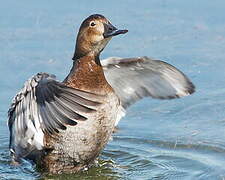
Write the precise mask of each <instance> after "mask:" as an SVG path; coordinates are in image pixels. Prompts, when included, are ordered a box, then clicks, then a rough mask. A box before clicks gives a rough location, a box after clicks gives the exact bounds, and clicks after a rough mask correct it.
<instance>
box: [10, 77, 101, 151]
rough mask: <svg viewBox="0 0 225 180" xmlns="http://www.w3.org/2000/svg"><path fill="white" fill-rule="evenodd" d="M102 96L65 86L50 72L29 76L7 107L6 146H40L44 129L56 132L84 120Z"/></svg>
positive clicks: (48, 131)
mask: <svg viewBox="0 0 225 180" xmlns="http://www.w3.org/2000/svg"><path fill="white" fill-rule="evenodd" d="M102 100H103V97H102V96H99V95H96V94H92V93H89V92H84V91H80V90H78V89H73V88H70V87H67V86H66V85H64V84H63V83H60V82H58V81H56V80H55V77H54V76H53V75H49V74H46V73H39V74H37V75H35V76H33V77H32V78H31V79H29V80H28V81H27V82H26V83H25V85H24V87H23V89H22V90H21V91H20V92H19V93H18V94H17V95H16V96H15V98H14V99H13V102H12V104H11V107H10V109H9V111H8V117H9V119H8V126H9V130H10V147H13V149H15V146H19V147H21V148H19V149H24V148H25V147H26V148H28V149H29V148H30V149H32V148H34V147H35V148H36V149H41V147H42V146H43V135H44V133H48V134H52V133H57V132H59V130H60V129H62V130H65V129H66V126H67V125H76V124H77V122H78V121H83V120H86V118H87V117H86V115H88V114H89V113H92V112H95V110H96V108H97V107H98V105H99V104H101V101H102Z"/></svg>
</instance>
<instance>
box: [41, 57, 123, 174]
mask: <svg viewBox="0 0 225 180" xmlns="http://www.w3.org/2000/svg"><path fill="white" fill-rule="evenodd" d="M84 58H85V59H80V60H77V61H75V62H74V67H73V68H72V70H71V73H70V74H69V75H68V77H67V78H66V79H65V80H64V83H65V84H66V85H67V86H68V87H72V88H75V89H81V90H83V91H86V92H91V93H95V94H97V95H100V96H102V97H101V104H100V105H98V108H97V109H96V111H95V113H86V114H83V115H84V116H85V117H87V119H86V120H85V121H80V122H79V123H78V124H77V125H76V126H69V127H67V129H66V131H64V130H62V131H60V133H58V135H57V138H56V137H55V136H54V137H51V136H48V137H47V138H46V140H45V142H46V144H47V145H48V144H49V146H52V145H54V147H52V149H53V151H51V152H50V153H48V154H47V156H44V159H43V166H45V169H47V170H48V171H50V172H51V173H60V171H62V169H63V171H66V172H76V171H79V170H81V169H85V168H86V167H88V166H90V165H91V164H92V163H93V161H94V160H95V159H96V157H97V156H98V155H99V153H100V151H101V150H102V149H103V147H104V146H105V144H106V143H107V142H108V140H109V138H110V136H111V134H112V131H113V129H114V126H115V121H116V119H117V116H118V115H119V114H120V112H119V110H120V109H121V104H120V101H119V98H118V96H117V95H116V94H115V92H114V90H113V89H112V87H111V86H110V85H109V84H108V82H107V81H106V79H105V76H104V73H103V69H102V67H101V65H100V64H99V63H96V61H97V62H98V61H99V60H98V59H97V60H95V59H94V57H90V56H89V57H84ZM90 59H92V60H90ZM77 69H80V70H81V71H78V72H76V70H77ZM83 70H85V71H83ZM80 80H82V81H80ZM80 82H83V83H82V84H80ZM50 148H51V147H50Z"/></svg>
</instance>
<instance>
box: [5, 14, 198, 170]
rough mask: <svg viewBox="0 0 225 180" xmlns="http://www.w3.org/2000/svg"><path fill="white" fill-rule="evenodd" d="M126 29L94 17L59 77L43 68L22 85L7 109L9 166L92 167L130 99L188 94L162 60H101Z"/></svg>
mask: <svg viewBox="0 0 225 180" xmlns="http://www.w3.org/2000/svg"><path fill="white" fill-rule="evenodd" d="M127 32H128V30H126V29H117V28H116V27H115V26H113V25H112V23H111V22H110V21H109V20H108V19H106V18H105V17H104V16H103V15H101V14H93V15H91V16H89V17H87V18H86V19H85V20H84V21H83V22H82V24H81V26H80V28H79V32H78V35H77V39H76V46H75V51H74V55H73V58H72V60H73V65H72V68H71V70H70V72H69V74H68V75H67V76H66V77H65V79H64V80H63V81H62V82H61V81H58V80H57V79H56V76H55V75H52V74H48V73H43V72H41V73H37V74H36V75H34V76H33V77H31V78H30V79H28V80H27V81H26V82H25V84H24V86H23V88H22V89H21V90H20V91H19V92H18V93H17V94H16V96H15V97H14V98H13V100H12V103H11V106H10V108H9V110H8V127H9V132H10V138H9V151H10V154H11V157H12V163H14V164H20V163H21V161H22V160H24V159H25V160H29V161H32V162H34V163H35V164H36V165H37V166H38V167H41V169H42V170H44V171H46V172H48V173H50V174H61V173H76V172H79V171H82V170H84V169H87V168H89V167H91V166H92V165H93V164H94V162H95V160H96V158H97V157H98V156H99V154H100V152H101V151H102V149H103V148H104V147H105V145H106V144H107V142H108V141H109V139H110V137H111V136H112V133H113V131H114V128H115V127H116V126H117V124H118V122H119V121H120V119H121V118H122V117H123V116H124V115H125V113H126V110H127V108H129V107H130V106H131V105H132V104H134V103H135V102H137V101H138V100H140V99H142V98H144V97H152V98H157V99H173V98H180V97H183V96H188V95H190V94H192V93H194V91H195V86H194V84H193V83H192V82H191V81H190V80H189V79H188V77H187V76H186V75H185V74H184V73H182V72H181V71H180V70H178V69H177V68H176V67H174V66H172V65H170V64H168V63H166V62H164V61H161V60H154V59H151V58H148V57H134V58H116V57H111V58H107V59H105V60H100V54H101V52H102V51H103V50H104V48H105V47H106V45H107V44H108V43H109V41H110V40H111V39H112V38H113V37H115V36H118V35H121V34H126V33H127Z"/></svg>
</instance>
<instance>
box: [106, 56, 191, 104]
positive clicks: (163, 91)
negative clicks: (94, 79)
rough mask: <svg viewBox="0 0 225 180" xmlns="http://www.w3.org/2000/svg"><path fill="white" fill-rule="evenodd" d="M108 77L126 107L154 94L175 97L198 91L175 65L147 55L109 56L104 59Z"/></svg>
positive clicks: (164, 97) (155, 95)
mask: <svg viewBox="0 0 225 180" xmlns="http://www.w3.org/2000/svg"><path fill="white" fill-rule="evenodd" d="M102 65H103V68H104V73H105V76H106V79H107V80H108V82H109V83H110V85H111V86H112V87H113V88H114V90H115V91H116V93H117V95H118V96H119V98H120V99H121V101H122V104H123V107H124V108H126V107H128V106H129V105H131V104H133V103H135V102H136V101H137V100H139V99H141V98H143V97H146V96H151V97H153V98H159V99H171V98H179V97H182V96H187V95H189V94H192V93H193V92H194V91H195V87H194V85H193V84H192V82H191V81H190V80H189V79H188V78H187V77H186V76H185V75H184V74H183V73H182V72H181V71H180V70H178V69H177V68H175V67H174V66H172V65H170V64H168V63H166V62H163V61H159V60H152V59H150V58H147V57H141V58H127V59H121V58H109V59H106V60H103V61H102Z"/></svg>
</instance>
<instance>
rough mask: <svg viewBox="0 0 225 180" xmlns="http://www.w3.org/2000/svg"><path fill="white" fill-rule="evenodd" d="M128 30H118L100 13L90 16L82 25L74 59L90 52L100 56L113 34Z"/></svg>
mask: <svg viewBox="0 0 225 180" xmlns="http://www.w3.org/2000/svg"><path fill="white" fill-rule="evenodd" d="M126 32H128V30H118V29H117V28H116V27H114V26H113V25H112V24H111V23H110V22H109V21H108V20H107V19H106V18H105V17H104V16H102V15H100V14H93V15H91V16H89V17H88V18H87V19H85V20H84V21H83V23H82V24H81V26H80V29H79V33H78V35H77V41H76V48H75V53H74V57H73V60H76V59H79V58H81V57H83V56H86V55H89V54H92V55H94V56H98V55H99V54H100V52H101V51H102V50H103V49H104V48H105V46H106V44H107V43H108V42H109V41H110V39H111V38H112V37H113V36H116V35H119V34H124V33H126Z"/></svg>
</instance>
